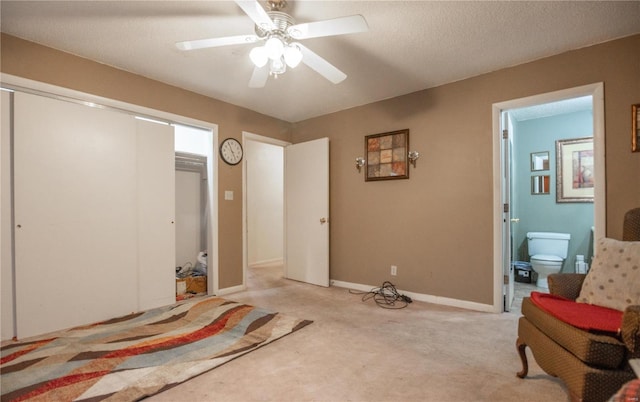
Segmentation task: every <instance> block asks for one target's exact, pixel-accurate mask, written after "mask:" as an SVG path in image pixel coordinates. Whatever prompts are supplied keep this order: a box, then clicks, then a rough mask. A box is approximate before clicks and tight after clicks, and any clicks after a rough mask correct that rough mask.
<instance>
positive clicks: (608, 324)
mask: <svg viewBox="0 0 640 402" xmlns="http://www.w3.org/2000/svg"><path fill="white" fill-rule="evenodd" d="M531 301H532V302H533V303H534V304H535V305H536V306H538V307H540V308H541V309H542V310H544V311H546V312H547V313H549V314H551V315H552V316H554V317H556V318H557V319H559V320H561V321H563V322H566V323H567V324H569V325H571V326H574V327H576V328H580V329H584V330H587V331H593V332H607V333H612V334H617V333H619V332H620V326H621V325H622V311H619V310H614V309H610V308H607V307H600V306H595V305H593V304H586V303H576V302H575V301H573V300H569V299H565V298H564V297H560V296H556V295H551V294H548V293H540V292H531Z"/></svg>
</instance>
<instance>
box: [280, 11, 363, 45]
mask: <svg viewBox="0 0 640 402" xmlns="http://www.w3.org/2000/svg"><path fill="white" fill-rule="evenodd" d="M368 30H369V25H367V20H365V19H364V17H363V16H362V15H360V14H357V15H351V16H348V17H340V18H334V19H331V20H324V21H316V22H309V23H304V24H298V25H292V26H290V27H289V28H288V29H287V32H288V33H289V35H291V37H292V38H294V39H308V38H319V37H322V36H333V35H344V34H350V33H357V32H366V31H368Z"/></svg>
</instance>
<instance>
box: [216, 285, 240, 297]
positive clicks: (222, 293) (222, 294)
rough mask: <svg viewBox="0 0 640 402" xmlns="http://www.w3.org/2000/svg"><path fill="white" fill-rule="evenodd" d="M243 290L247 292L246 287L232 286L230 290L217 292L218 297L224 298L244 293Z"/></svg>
mask: <svg viewBox="0 0 640 402" xmlns="http://www.w3.org/2000/svg"><path fill="white" fill-rule="evenodd" d="M243 290H247V287H246V286H245V285H238V286H232V287H230V288H224V289H218V291H217V292H216V296H224V295H228V294H231V293H237V292H242V291H243Z"/></svg>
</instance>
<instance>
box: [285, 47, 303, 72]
mask: <svg viewBox="0 0 640 402" xmlns="http://www.w3.org/2000/svg"><path fill="white" fill-rule="evenodd" d="M284 61H285V62H286V63H287V65H288V66H289V67H291V68H295V67H296V66H297V65H298V64H300V62H301V61H302V52H301V51H300V48H299V47H298V46H296V45H295V44H291V45H289V46H287V47H286V48H285V49H284Z"/></svg>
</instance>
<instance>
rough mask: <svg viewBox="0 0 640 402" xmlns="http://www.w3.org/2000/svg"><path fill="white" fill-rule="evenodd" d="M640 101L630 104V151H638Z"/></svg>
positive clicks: (639, 145)
mask: <svg viewBox="0 0 640 402" xmlns="http://www.w3.org/2000/svg"><path fill="white" fill-rule="evenodd" d="M639 110H640V103H638V104H635V105H631V151H632V152H640V111H639Z"/></svg>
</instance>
